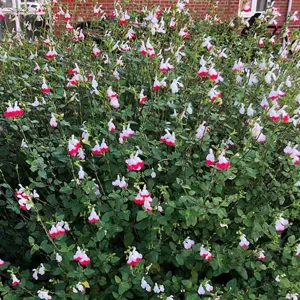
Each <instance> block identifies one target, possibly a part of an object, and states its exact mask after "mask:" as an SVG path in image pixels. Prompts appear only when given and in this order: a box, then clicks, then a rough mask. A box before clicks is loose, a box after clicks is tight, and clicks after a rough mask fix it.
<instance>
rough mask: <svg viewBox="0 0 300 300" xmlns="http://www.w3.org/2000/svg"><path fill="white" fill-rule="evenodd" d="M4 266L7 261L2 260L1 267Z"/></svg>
mask: <svg viewBox="0 0 300 300" xmlns="http://www.w3.org/2000/svg"><path fill="white" fill-rule="evenodd" d="M4 264H5V261H4V260H2V259H1V258H0V267H3V266H4Z"/></svg>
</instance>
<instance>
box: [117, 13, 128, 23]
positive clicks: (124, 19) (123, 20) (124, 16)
mask: <svg viewBox="0 0 300 300" xmlns="http://www.w3.org/2000/svg"><path fill="white" fill-rule="evenodd" d="M129 19H130V16H129V15H128V13H127V11H125V12H122V14H121V18H120V20H119V24H120V25H124V24H126V23H127V21H128V20H129Z"/></svg>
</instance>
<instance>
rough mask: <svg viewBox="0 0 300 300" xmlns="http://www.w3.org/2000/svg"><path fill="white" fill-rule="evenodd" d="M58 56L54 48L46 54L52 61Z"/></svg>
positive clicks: (50, 48)
mask: <svg viewBox="0 0 300 300" xmlns="http://www.w3.org/2000/svg"><path fill="white" fill-rule="evenodd" d="M56 56H57V52H56V51H55V48H54V47H49V51H48V52H47V53H46V54H45V57H46V58H47V59H52V58H55V57H56Z"/></svg>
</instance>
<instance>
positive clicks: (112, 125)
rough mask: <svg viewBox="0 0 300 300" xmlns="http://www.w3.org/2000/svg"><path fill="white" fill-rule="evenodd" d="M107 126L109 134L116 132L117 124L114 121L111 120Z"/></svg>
mask: <svg viewBox="0 0 300 300" xmlns="http://www.w3.org/2000/svg"><path fill="white" fill-rule="evenodd" d="M107 126H108V130H109V132H112V131H114V130H116V126H115V124H114V123H113V119H110V120H109V122H108V123H107Z"/></svg>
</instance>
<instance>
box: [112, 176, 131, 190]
mask: <svg viewBox="0 0 300 300" xmlns="http://www.w3.org/2000/svg"><path fill="white" fill-rule="evenodd" d="M112 185H113V186H114V187H119V188H121V189H125V188H127V186H128V184H127V182H126V181H125V177H124V176H123V177H122V179H120V175H118V176H117V179H116V180H114V181H113V182H112Z"/></svg>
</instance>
